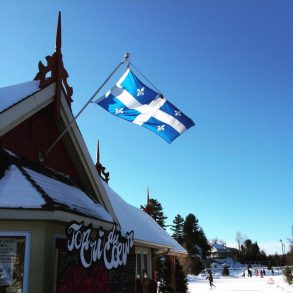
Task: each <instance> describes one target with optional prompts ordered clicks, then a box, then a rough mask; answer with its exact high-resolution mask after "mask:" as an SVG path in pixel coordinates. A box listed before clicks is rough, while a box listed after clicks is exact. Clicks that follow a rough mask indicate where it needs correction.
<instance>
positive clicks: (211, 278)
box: [206, 270, 216, 289]
mask: <svg viewBox="0 0 293 293" xmlns="http://www.w3.org/2000/svg"><path fill="white" fill-rule="evenodd" d="M207 279H209V282H210V287H211V289H212V288H213V286H214V287H216V286H215V285H214V284H213V281H214V279H213V274H212V271H211V270H209V271H208V276H207V277H206V280H207Z"/></svg>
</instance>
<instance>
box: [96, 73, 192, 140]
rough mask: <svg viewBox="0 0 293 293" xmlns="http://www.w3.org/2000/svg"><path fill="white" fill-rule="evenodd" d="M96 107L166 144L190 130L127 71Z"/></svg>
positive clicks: (187, 123) (189, 124)
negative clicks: (160, 139) (141, 128)
mask: <svg viewBox="0 0 293 293" xmlns="http://www.w3.org/2000/svg"><path fill="white" fill-rule="evenodd" d="M96 103H97V104H98V105H100V106H101V107H103V108H104V109H105V110H106V111H108V112H110V113H112V114H113V115H115V116H117V117H120V118H122V119H125V120H128V121H129V122H132V123H135V124H138V125H141V126H143V127H145V128H148V129H149V130H151V131H153V132H154V133H156V134H158V135H159V136H161V137H162V138H163V139H164V140H166V141H167V142H168V143H171V142H172V141H173V140H174V139H176V138H177V137H178V136H179V135H180V134H182V133H183V132H184V131H185V130H187V129H188V128H190V127H192V126H194V123H193V121H192V120H191V119H190V118H188V117H187V116H186V115H184V114H183V113H182V112H181V111H180V110H179V109H178V108H176V107H175V106H174V105H173V104H171V103H170V102H168V101H167V100H166V99H165V98H164V97H163V96H162V95H160V94H159V93H157V92H155V91H154V90H152V89H151V88H149V87H147V86H146V85H145V84H143V83H142V82H141V81H140V80H139V79H138V78H137V77H136V76H135V75H134V73H133V72H132V71H131V70H130V69H129V68H127V70H126V71H125V73H124V74H123V76H122V77H121V78H120V80H119V81H118V82H117V83H116V85H115V86H114V87H113V88H112V89H111V90H110V91H109V92H107V93H106V94H105V95H104V96H102V97H101V98H99V99H98V100H97V101H96Z"/></svg>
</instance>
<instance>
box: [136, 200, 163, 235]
mask: <svg viewBox="0 0 293 293" xmlns="http://www.w3.org/2000/svg"><path fill="white" fill-rule="evenodd" d="M140 208H141V209H142V210H143V211H145V212H146V213H147V214H149V215H150V216H151V217H152V218H153V219H154V220H155V221H156V222H157V223H158V224H159V225H160V226H161V227H162V228H164V229H165V230H166V220H167V219H168V217H166V216H165V215H164V212H163V208H162V206H161V204H160V203H159V202H158V201H157V200H156V199H154V198H150V199H148V202H147V204H146V205H141V206H140Z"/></svg>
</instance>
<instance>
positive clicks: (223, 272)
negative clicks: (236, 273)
mask: <svg viewBox="0 0 293 293" xmlns="http://www.w3.org/2000/svg"><path fill="white" fill-rule="evenodd" d="M229 274H230V272H229V269H228V266H226V265H224V267H223V271H222V275H223V276H229Z"/></svg>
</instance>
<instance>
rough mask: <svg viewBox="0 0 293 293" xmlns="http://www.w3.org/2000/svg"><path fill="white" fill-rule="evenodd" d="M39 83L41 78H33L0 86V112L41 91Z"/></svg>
mask: <svg viewBox="0 0 293 293" xmlns="http://www.w3.org/2000/svg"><path fill="white" fill-rule="evenodd" d="M39 84H40V81H39V80H32V81H28V82H24V83H20V84H16V85H12V86H6V87H2V88H0V113H1V112H3V111H5V110H6V109H8V108H10V107H11V106H13V105H15V104H17V103H19V102H20V101H22V100H23V99H25V98H27V97H29V96H31V95H33V94H34V93H36V92H37V91H39V90H40V88H39Z"/></svg>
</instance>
